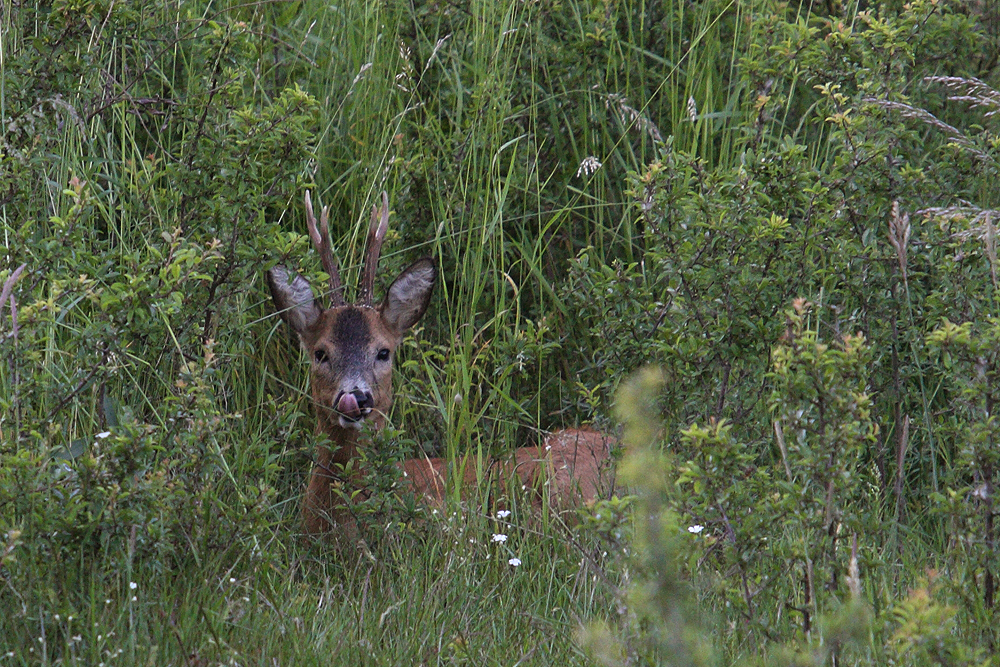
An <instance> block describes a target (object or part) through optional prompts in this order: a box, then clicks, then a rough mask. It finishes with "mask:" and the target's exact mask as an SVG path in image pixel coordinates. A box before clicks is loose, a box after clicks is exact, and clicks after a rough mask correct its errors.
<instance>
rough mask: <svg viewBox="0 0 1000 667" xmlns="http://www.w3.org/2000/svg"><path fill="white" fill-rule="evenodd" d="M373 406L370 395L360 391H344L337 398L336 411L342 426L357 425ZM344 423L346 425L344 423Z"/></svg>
mask: <svg viewBox="0 0 1000 667" xmlns="http://www.w3.org/2000/svg"><path fill="white" fill-rule="evenodd" d="M374 404H375V399H374V398H373V397H372V395H371V394H369V393H368V392H365V391H361V390H360V389H355V390H354V391H346V392H343V393H342V394H340V396H338V397H337V402H336V408H335V409H336V411H337V414H338V416H339V418H340V423H341V425H343V426H347V425H348V424H351V425H357V424H358V423H359V422H360V421H361V420H362V419H364V418H365V417H367V416H368V415H369V414H370V413H371V411H372V406H373V405H374ZM345 422H346V423H345Z"/></svg>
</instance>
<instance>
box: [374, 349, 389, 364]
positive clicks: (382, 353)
mask: <svg viewBox="0 0 1000 667" xmlns="http://www.w3.org/2000/svg"><path fill="white" fill-rule="evenodd" d="M375 358H376V359H378V360H379V361H385V360H386V359H388V358H389V348H387V347H383V348H382V349H381V350H379V351H378V355H376V357H375Z"/></svg>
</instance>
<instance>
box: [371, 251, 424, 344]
mask: <svg viewBox="0 0 1000 667" xmlns="http://www.w3.org/2000/svg"><path fill="white" fill-rule="evenodd" d="M435 278H437V269H436V268H434V261H433V260H432V259H431V258H430V257H425V258H424V259H421V260H418V261H417V262H416V263H414V264H413V265H411V266H410V267H409V268H408V269H406V270H405V271H403V272H402V273H401V274H399V277H398V278H396V280H395V281H394V282H393V283H392V286H391V287H390V288H389V293H388V294H386V296H385V302H384V303H383V304H382V308H381V311H382V319H383V320H384V321H385V323H386V324H387V325H388V326H389V328H390V329H392V331H394V332H395V333H396V335H397V336H402V335H403V332H405V331H406V330H407V329H409V328H410V327H412V326H413V325H414V324H416V323H417V321H418V320H419V319H420V318H421V317H423V315H424V312H425V311H426V310H427V305H428V304H429V303H430V301H431V293H432V292H433V291H434V279H435Z"/></svg>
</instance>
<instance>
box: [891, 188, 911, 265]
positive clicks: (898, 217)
mask: <svg viewBox="0 0 1000 667" xmlns="http://www.w3.org/2000/svg"><path fill="white" fill-rule="evenodd" d="M909 242H910V215H909V214H908V213H906V212H900V210H899V202H898V201H894V202H892V217H891V218H889V243H890V244H892V247H893V248H895V249H896V258H897V259H898V260H899V270H900V272H902V274H903V282H904V283H906V282H908V276H907V273H906V265H907V262H906V246H907V244H908V243H909Z"/></svg>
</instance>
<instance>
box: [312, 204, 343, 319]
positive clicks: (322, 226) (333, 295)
mask: <svg viewBox="0 0 1000 667" xmlns="http://www.w3.org/2000/svg"><path fill="white" fill-rule="evenodd" d="M306 226H307V227H309V238H311V239H312V242H313V246H314V247H315V248H316V252H318V253H319V258H320V260H321V261H322V262H323V270H324V271H326V274H327V275H328V276H330V299H331V301H332V302H333V305H334V306H342V305H344V286H343V285H342V284H341V282H340V270H339V269H338V268H337V258H336V257H334V256H333V249H332V248H331V247H330V207H329V206H324V207H323V210H322V211H320V214H319V228H318V229H317V227H316V216H315V215H314V214H313V206H312V197H310V196H309V191H308V190H306Z"/></svg>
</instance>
